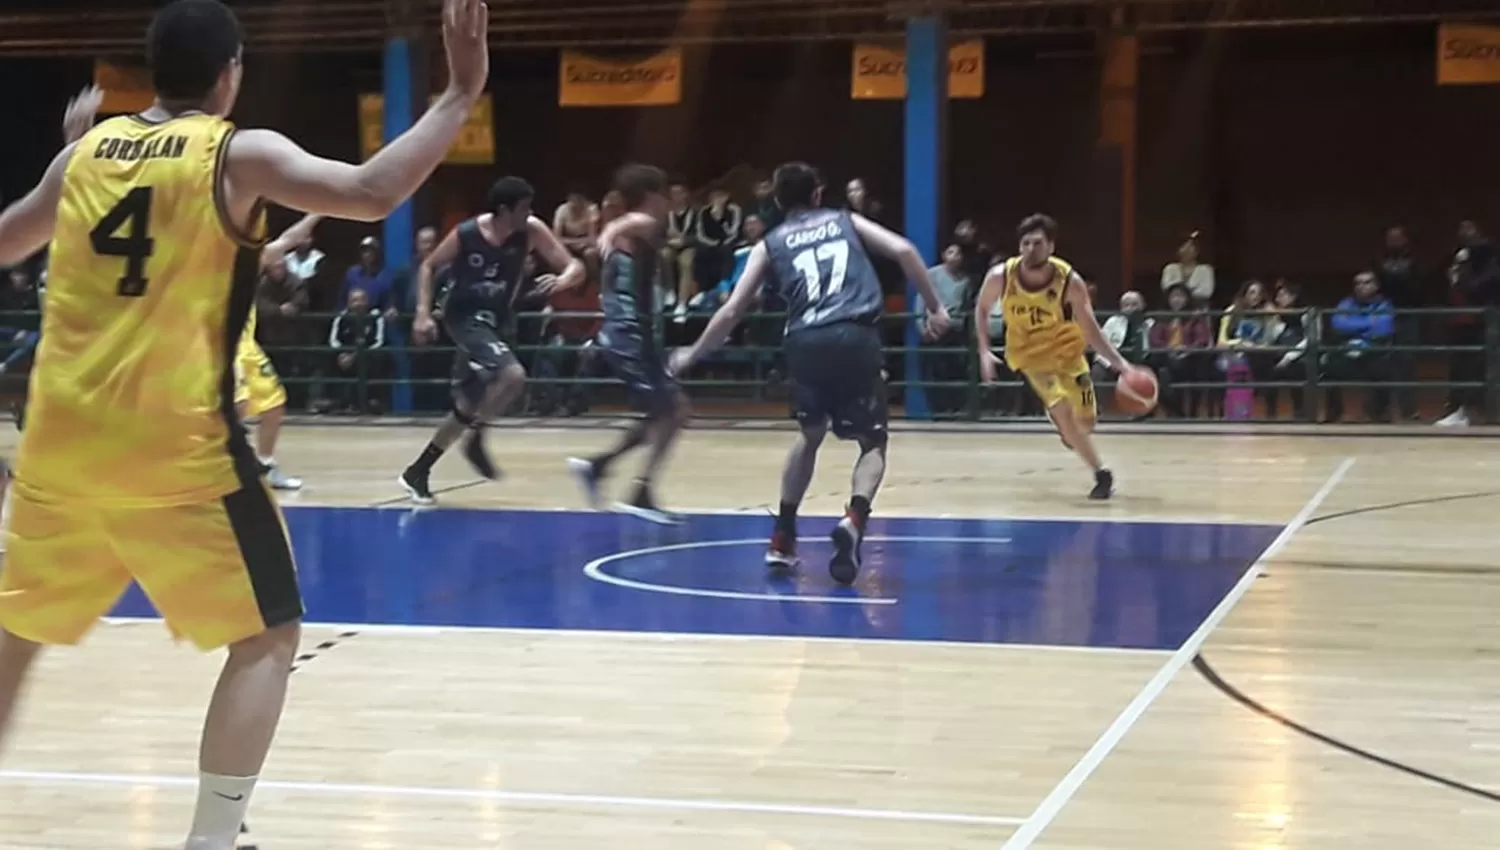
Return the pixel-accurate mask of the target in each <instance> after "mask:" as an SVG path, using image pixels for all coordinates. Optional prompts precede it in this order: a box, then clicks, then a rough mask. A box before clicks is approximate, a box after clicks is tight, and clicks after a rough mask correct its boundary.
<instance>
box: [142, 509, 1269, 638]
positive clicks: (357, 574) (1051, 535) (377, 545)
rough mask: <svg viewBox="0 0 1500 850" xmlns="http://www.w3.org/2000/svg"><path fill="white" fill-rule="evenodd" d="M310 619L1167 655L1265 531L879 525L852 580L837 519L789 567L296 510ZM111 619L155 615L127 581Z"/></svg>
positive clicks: (698, 538) (603, 518)
mask: <svg viewBox="0 0 1500 850" xmlns="http://www.w3.org/2000/svg"><path fill="white" fill-rule="evenodd" d="M286 515H287V522H288V524H289V526H290V527H291V532H292V540H293V542H294V544H295V547H296V551H297V559H298V565H299V568H300V570H301V576H302V583H303V593H304V595H305V597H306V600H307V607H308V619H309V620H310V621H314V622H335V623H369V624H377V623H378V624H399V625H429V626H481V627H482V626H488V627H520V628H538V629H582V630H606V631H614V630H620V631H651V632H684V633H708V634H733V635H781V636H801V637H842V638H885V639H894V640H913V641H916V640H943V641H962V642H976V643H1018V644H1045V645H1060V646H1091V647H1120V648H1141V649H1175V648H1176V647H1177V646H1179V645H1180V644H1181V643H1182V642H1183V641H1184V640H1185V639H1186V638H1187V637H1188V636H1189V635H1190V634H1191V633H1192V632H1193V630H1194V629H1196V628H1197V627H1198V625H1199V624H1200V623H1202V621H1203V619H1204V617H1205V616H1207V614H1208V613H1209V612H1210V611H1211V610H1212V609H1213V608H1214V606H1215V605H1217V604H1218V603H1219V600H1220V599H1222V598H1223V597H1224V595H1225V594H1226V593H1227V592H1228V590H1229V589H1230V587H1231V586H1233V585H1234V583H1235V582H1236V581H1238V580H1239V578H1240V577H1241V576H1242V575H1243V574H1244V572H1245V570H1246V569H1247V568H1248V567H1249V566H1250V564H1251V563H1252V562H1253V561H1254V560H1255V559H1256V558H1257V557H1258V556H1259V555H1260V553H1261V551H1263V550H1264V549H1265V547H1266V546H1267V545H1269V544H1270V542H1271V540H1272V539H1273V538H1274V537H1275V536H1276V534H1277V533H1278V531H1279V529H1278V528H1276V527H1274V526H1259V525H1206V524H1205V525H1197V524H1193V525H1187V524H1181V525H1180V524H1171V523H1128V522H1121V523H1116V522H1107V523H1106V522H1063V521H1032V520H956V519H955V520H949V519H903V518H891V519H881V518H876V519H873V520H872V521H871V527H870V537H869V539H868V540H867V542H866V544H865V548H864V554H865V564H864V569H863V571H862V572H861V574H860V577H859V580H858V582H857V583H856V584H855V586H854V587H852V588H844V587H840V586H839V585H837V584H836V583H835V582H834V581H833V580H832V579H831V578H829V576H828V571H827V560H828V556H829V554H830V553H831V546H830V545H829V543H828V542H827V539H826V536H825V535H826V534H827V532H828V530H829V529H830V528H831V526H832V522H833V520H832V519H830V518H826V517H819V518H804V519H803V521H802V527H801V529H800V531H801V533H802V535H803V536H804V543H803V544H802V552H801V555H802V559H803V566H802V569H801V570H800V571H799V572H798V573H797V574H796V575H794V576H791V577H783V578H778V577H774V576H772V575H770V574H769V573H768V572H767V571H766V570H765V568H764V567H763V566H762V563H761V556H762V553H763V551H764V547H765V541H766V538H767V536H768V535H769V533H770V526H771V519H770V517H768V516H765V515H753V514H715V515H695V516H692V517H690V518H689V521H688V523H687V524H685V525H683V526H681V527H677V528H662V527H658V526H653V525H649V524H647V523H644V522H642V521H640V520H637V519H633V518H630V517H625V516H620V515H615V514H608V513H587V512H539V511H500V510H446V509H445V510H426V511H404V510H393V509H370V508H291V509H289V510H287V512H286ZM116 613H117V614H118V615H120V616H150V615H152V609H151V607H150V604H149V602H147V601H146V600H145V598H144V597H142V596H141V595H140V593H139V592H138V591H136V590H132V591H131V593H130V595H129V596H128V597H127V598H126V599H125V600H123V601H122V603H121V606H120V608H119V609H118V610H117V611H116Z"/></svg>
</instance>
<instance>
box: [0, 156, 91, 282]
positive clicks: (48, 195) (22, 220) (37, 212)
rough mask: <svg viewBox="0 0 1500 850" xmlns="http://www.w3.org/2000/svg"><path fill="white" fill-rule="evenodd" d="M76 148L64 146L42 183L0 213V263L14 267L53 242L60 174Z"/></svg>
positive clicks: (61, 179) (59, 195)
mask: <svg viewBox="0 0 1500 850" xmlns="http://www.w3.org/2000/svg"><path fill="white" fill-rule="evenodd" d="M76 147H77V145H76V144H74V145H68V146H67V147H65V148H63V150H62V153H59V154H58V155H57V156H56V157H55V158H54V159H53V160H52V164H51V165H49V166H48V167H47V173H46V174H44V175H43V176H42V182H40V183H38V184H37V186H36V188H34V189H32V190H31V191H30V192H28V193H27V194H26V195H25V197H23V198H21V199H20V200H19V201H16V202H15V203H14V204H11V205H10V206H8V207H6V208H5V211H4V212H0V266H14V265H16V264H17V263H20V262H21V261H22V260H25V259H26V258H27V257H29V256H31V255H32V254H35V253H36V252H37V251H40V250H42V248H44V247H46V245H47V243H48V242H51V241H52V231H53V228H55V227H56V226H57V202H58V201H59V200H60V199H61V198H62V183H63V174H64V173H65V172H66V171H67V170H68V161H69V160H70V159H72V158H73V150H74V148H76Z"/></svg>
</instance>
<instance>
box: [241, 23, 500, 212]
mask: <svg viewBox="0 0 1500 850" xmlns="http://www.w3.org/2000/svg"><path fill="white" fill-rule="evenodd" d="M488 38H489V9H488V7H487V6H486V5H485V4H484V2H483V0H444V2H443V41H444V45H445V47H446V48H447V52H448V80H449V82H448V89H447V91H445V92H444V93H443V95H442V96H441V97H440V98H439V99H438V101H437V103H436V104H434V105H433V107H432V108H431V109H429V110H427V112H426V114H424V115H423V116H422V118H421V119H420V120H418V121H417V123H416V124H415V125H414V126H412V128H411V129H410V130H408V131H406V132H405V133H403V134H402V135H401V136H400V138H398V139H396V140H395V141H393V142H391V143H390V144H389V145H387V146H386V147H384V148H382V149H381V150H380V152H379V153H377V154H375V155H374V156H373V157H370V159H369V160H368V161H367V162H365V163H364V164H362V165H350V164H348V163H344V162H337V161H334V160H329V159H323V158H322V157H318V156H313V155H312V154H310V153H308V152H307V151H305V150H303V149H302V148H301V147H299V146H298V145H296V144H295V143H293V142H292V141H291V140H290V139H288V138H286V137H285V136H283V135H281V134H280V133H277V132H275V131H272V130H247V131H244V132H241V133H236V134H235V136H234V138H233V139H232V140H231V142H230V144H229V155H228V162H227V165H226V169H225V170H226V174H225V177H224V181H225V184H226V186H225V188H226V189H227V190H228V193H227V197H228V198H229V199H230V205H231V210H232V212H234V213H235V214H236V221H244V220H245V218H247V217H248V215H249V214H250V211H251V210H252V209H253V208H254V206H255V202H256V200H257V199H260V198H264V199H266V200H269V201H271V202H273V203H277V204H281V205H282V206H284V207H290V208H292V209H295V210H301V211H303V212H308V213H317V214H321V215H326V216H332V217H337V218H349V219H355V220H358V221H378V220H380V219H383V218H385V217H386V216H387V215H389V214H390V213H391V211H392V210H394V209H395V208H396V207H397V206H399V205H400V204H401V203H402V202H403V201H405V200H406V199H407V198H409V197H411V196H412V194H413V193H415V192H416V191H417V189H418V188H419V187H420V186H421V185H422V184H423V183H424V182H426V180H427V178H428V177H430V176H431V175H432V172H433V171H434V170H436V168H437V167H438V165H439V164H440V163H441V162H442V160H443V157H444V156H446V155H447V153H448V150H449V148H451V147H452V146H453V141H454V139H456V138H457V137H458V133H459V130H460V129H462V127H463V124H464V121H465V120H466V119H467V118H468V115H469V112H470V110H471V109H472V108H473V105H474V101H475V100H476V99H478V97H479V94H480V92H482V91H483V90H484V86H485V83H486V81H487V80H488V79H489V45H488Z"/></svg>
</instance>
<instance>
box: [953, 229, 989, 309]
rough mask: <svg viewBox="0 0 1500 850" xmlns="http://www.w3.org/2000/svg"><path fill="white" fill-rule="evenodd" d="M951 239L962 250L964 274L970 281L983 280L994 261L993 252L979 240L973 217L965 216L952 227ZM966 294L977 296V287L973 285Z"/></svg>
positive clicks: (971, 296) (972, 296) (972, 297)
mask: <svg viewBox="0 0 1500 850" xmlns="http://www.w3.org/2000/svg"><path fill="white" fill-rule="evenodd" d="M953 241H954V242H955V244H957V245H958V247H959V249H960V250H962V251H963V255H964V274H966V275H968V278H969V280H971V281H983V280H984V276H985V274H986V273H987V272H988V271H989V270H990V266H991V265H992V264H993V263H994V261H995V252H994V251H992V250H991V249H990V246H988V245H986V244H984V242H982V241H980V239H979V228H977V227H975V226H974V220H973V219H969V218H966V219H964V220H963V221H960V222H959V223H958V226H956V227H954V228H953ZM968 295H969V297H970V298H971V299H974V298H978V297H979V287H978V286H974V287H973V289H972V291H971V292H969V293H968Z"/></svg>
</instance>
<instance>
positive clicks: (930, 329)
mask: <svg viewBox="0 0 1500 850" xmlns="http://www.w3.org/2000/svg"><path fill="white" fill-rule="evenodd" d="M951 327H953V319H952V318H951V317H950V316H949V315H948V310H947V309H946V308H943V307H939V308H938V309H937V311H936V312H932V311H928V313H927V325H926V329H925V331H924V335H925V336H926V337H927V341H928V342H932V341H933V340H936V339H938V338H939V337H941V336H942V335H943V334H945V333H947V332H948V329H949V328H951Z"/></svg>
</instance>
